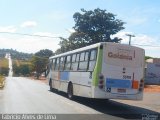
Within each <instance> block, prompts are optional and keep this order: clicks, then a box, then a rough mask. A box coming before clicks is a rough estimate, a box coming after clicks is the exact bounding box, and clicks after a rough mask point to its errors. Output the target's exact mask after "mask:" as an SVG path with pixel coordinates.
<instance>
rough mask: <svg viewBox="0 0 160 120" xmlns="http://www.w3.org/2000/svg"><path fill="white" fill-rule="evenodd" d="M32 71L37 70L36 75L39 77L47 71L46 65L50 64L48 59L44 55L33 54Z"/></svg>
mask: <svg viewBox="0 0 160 120" xmlns="http://www.w3.org/2000/svg"><path fill="white" fill-rule="evenodd" d="M31 63H32V71H35V72H36V77H37V79H39V76H40V75H41V74H42V73H43V72H45V71H46V66H47V64H48V59H47V58H44V57H38V56H33V57H32V59H31Z"/></svg>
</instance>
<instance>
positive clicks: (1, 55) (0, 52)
mask: <svg viewBox="0 0 160 120" xmlns="http://www.w3.org/2000/svg"><path fill="white" fill-rule="evenodd" d="M6 53H10V54H11V57H12V59H19V60H29V59H30V58H31V57H32V54H28V53H23V52H18V51H16V50H13V49H0V58H4V57H5V55H6Z"/></svg>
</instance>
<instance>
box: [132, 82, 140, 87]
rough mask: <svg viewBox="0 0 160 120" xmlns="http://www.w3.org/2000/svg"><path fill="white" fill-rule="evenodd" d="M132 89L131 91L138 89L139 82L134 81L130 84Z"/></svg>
mask: <svg viewBox="0 0 160 120" xmlns="http://www.w3.org/2000/svg"><path fill="white" fill-rule="evenodd" d="M132 88H133V89H138V88H139V81H136V80H134V81H133V82H132Z"/></svg>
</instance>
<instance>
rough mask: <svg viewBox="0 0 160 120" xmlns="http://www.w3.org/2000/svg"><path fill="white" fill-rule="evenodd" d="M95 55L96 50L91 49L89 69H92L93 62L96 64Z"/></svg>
mask: <svg viewBox="0 0 160 120" xmlns="http://www.w3.org/2000/svg"><path fill="white" fill-rule="evenodd" d="M96 56H97V50H96V49H94V50H91V53H90V58H89V69H88V70H89V71H93V69H94V67H95V64H96Z"/></svg>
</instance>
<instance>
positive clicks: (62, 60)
mask: <svg viewBox="0 0 160 120" xmlns="http://www.w3.org/2000/svg"><path fill="white" fill-rule="evenodd" d="M144 56H145V52H144V50H143V49H141V48H138V47H135V46H129V45H124V44H119V43H109V42H102V43H97V44H93V45H90V46H86V47H83V48H79V49H76V50H73V51H69V52H66V53H62V54H59V55H55V56H51V57H50V58H49V74H48V76H47V79H48V84H49V86H50V90H58V91H63V92H66V93H67V96H68V98H69V99H72V98H73V96H81V97H87V98H96V99H126V100H142V99H143V88H144Z"/></svg>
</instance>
